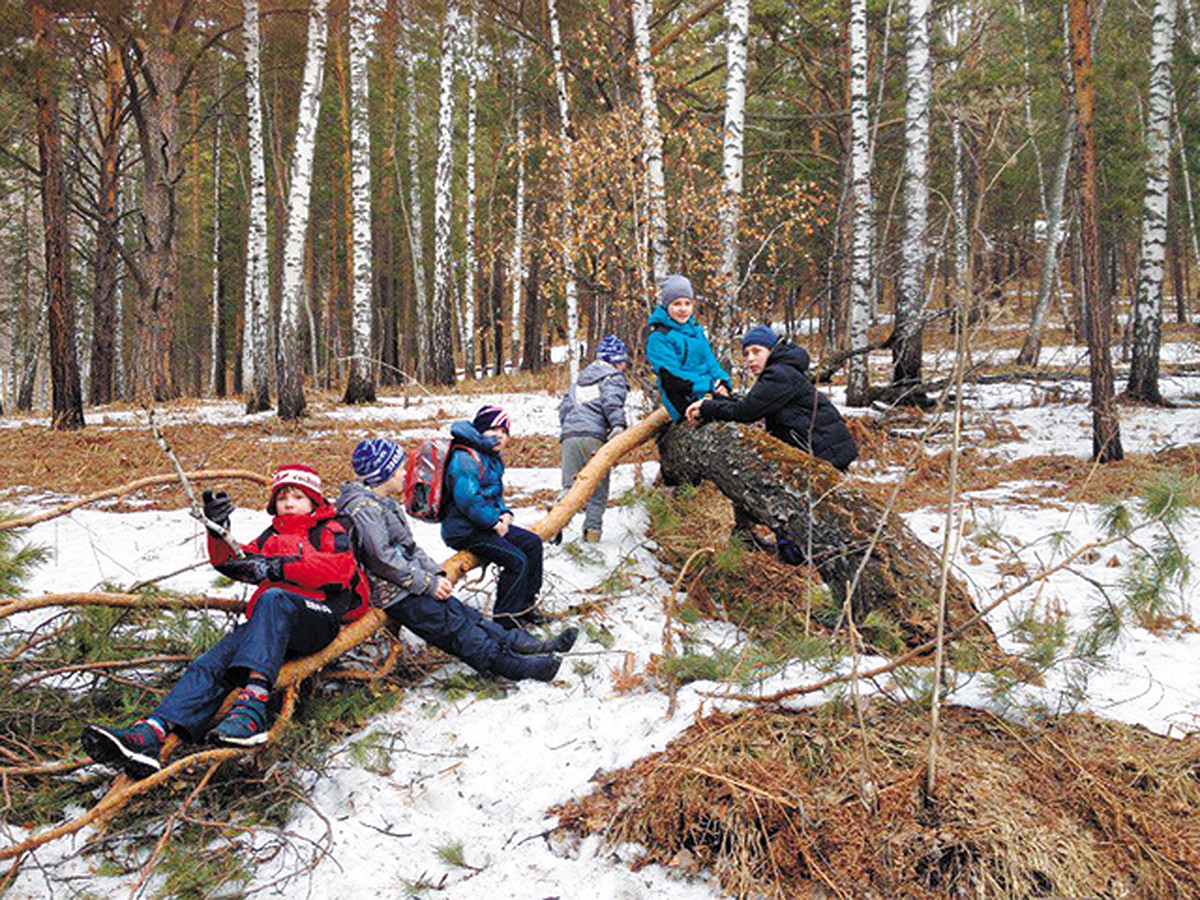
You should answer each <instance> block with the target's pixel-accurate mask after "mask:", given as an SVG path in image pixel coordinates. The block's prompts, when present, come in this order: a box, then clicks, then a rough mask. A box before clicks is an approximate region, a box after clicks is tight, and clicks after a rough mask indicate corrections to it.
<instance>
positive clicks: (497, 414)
mask: <svg viewBox="0 0 1200 900" xmlns="http://www.w3.org/2000/svg"><path fill="white" fill-rule="evenodd" d="M471 425H472V426H474V428H475V430H476V431H478V432H479V433H480V434H483V433H484V432H485V431H490V430H491V429H493V428H500V429H503V430H504V431H511V430H512V422H511V421H510V420H509V418H508V413H506V412H505V411H504V410H502V409H501V408H500V407H498V406H481V407H480V408H479V412H477V413H475V418H474V419H472V420H471Z"/></svg>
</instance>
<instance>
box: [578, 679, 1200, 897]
mask: <svg viewBox="0 0 1200 900" xmlns="http://www.w3.org/2000/svg"><path fill="white" fill-rule="evenodd" d="M928 722H929V718H928V714H927V713H925V712H923V711H922V710H921V709H920V708H919V707H917V706H915V705H911V704H905V705H897V704H892V703H888V702H884V701H874V702H871V703H868V704H866V706H865V710H864V719H863V721H862V722H861V723H859V722H857V721H856V718H855V716H854V715H853V714H852V711H851V710H850V708H849V707H848V706H845V705H842V704H837V703H833V704H828V705H826V706H824V707H820V708H811V709H804V710H798V711H787V710H752V711H749V712H744V713H723V712H722V713H715V714H713V715H710V716H707V717H705V718H701V719H699V720H698V721H697V722H696V723H695V724H693V725H692V726H691V727H690V728H689V729H688V730H687V731H686V732H684V733H683V734H681V735H680V736H679V737H678V738H676V739H675V740H674V741H672V742H671V743H670V744H669V745H668V746H667V748H666V749H665V750H663V751H662V752H660V753H657V754H654V755H652V756H649V757H645V758H643V759H641V760H639V761H637V762H636V763H634V764H633V765H632V766H630V767H629V768H627V769H623V770H620V771H617V772H612V773H609V774H605V775H601V776H597V778H596V779H595V780H596V781H597V782H598V787H597V788H596V790H595V791H594V792H593V793H592V794H590V795H589V796H587V797H584V798H583V799H581V800H577V801H571V802H569V803H567V804H564V805H563V806H561V807H559V808H557V809H556V810H554V811H555V812H556V813H557V814H558V815H559V817H560V825H561V826H562V827H563V828H564V829H566V830H567V831H568V832H572V833H575V834H587V833H597V834H601V835H603V836H604V839H605V840H606V842H608V843H609V844H611V845H620V844H625V843H628V842H634V843H637V844H640V845H642V846H643V847H645V848H647V849H646V850H645V854H644V856H643V857H642V863H643V864H648V863H662V864H666V865H674V866H678V867H681V868H683V869H685V870H688V871H695V870H697V869H706V870H709V871H711V872H712V873H713V874H715V876H716V877H717V878H718V879H719V881H720V883H721V885H722V887H723V888H724V889H725V891H727V892H728V893H729V894H731V895H733V896H737V897H763V896H765V897H788V898H800V897H814V898H815V897H821V898H824V897H853V898H868V897H876V898H894V897H931V898H936V897H989V898H991V897H997V898H1010V897H1011V898H1016V897H1022V898H1024V897H1113V898H1116V897H1129V898H1147V900H1148V898H1162V897H1185V896H1190V897H1195V896H1200V743H1198V742H1197V738H1196V737H1195V736H1193V737H1189V738H1187V739H1184V740H1174V739H1170V738H1163V737H1158V736H1155V735H1153V734H1151V733H1150V732H1148V731H1146V730H1144V729H1141V728H1138V727H1136V726H1127V725H1122V724H1119V723H1114V722H1107V721H1104V720H1101V719H1098V718H1096V717H1094V716H1091V715H1084V714H1071V715H1066V716H1062V717H1058V718H1055V719H1052V720H1048V721H1044V722H1042V723H1039V724H1038V725H1037V726H1036V727H1026V726H1022V725H1016V724H1014V723H1012V722H1010V721H1007V720H1004V719H1001V718H999V717H997V716H995V715H992V714H990V713H987V712H983V711H980V710H975V709H969V708H965V707H956V706H951V707H946V708H945V709H944V711H943V715H942V731H941V748H940V753H939V760H940V762H939V768H938V773H939V774H938V780H937V786H936V789H935V793H934V795H933V796H929V795H927V794H926V792H925V790H924V785H925V762H926V755H927V751H928V744H929V735H928Z"/></svg>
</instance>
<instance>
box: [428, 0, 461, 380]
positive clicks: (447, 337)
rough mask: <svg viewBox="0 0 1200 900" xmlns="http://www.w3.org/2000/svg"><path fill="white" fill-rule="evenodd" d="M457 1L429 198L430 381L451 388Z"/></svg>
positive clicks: (449, 15) (448, 25)
mask: <svg viewBox="0 0 1200 900" xmlns="http://www.w3.org/2000/svg"><path fill="white" fill-rule="evenodd" d="M460 18H461V16H460V14H459V10H458V0H447V3H446V22H445V25H444V26H443V29H442V59H441V75H440V77H439V81H438V127H437V161H436V166H437V168H436V172H435V174H434V179H433V183H434V195H433V310H432V315H431V316H430V325H431V326H432V332H433V335H432V338H433V339H432V342H431V344H430V347H429V349H430V352H431V353H432V362H433V368H432V371H431V375H432V380H433V381H434V382H436V383H437V384H454V380H455V373H454V335H453V325H452V322H453V318H454V315H453V313H454V278H453V275H452V264H451V246H450V241H451V239H452V223H451V218H452V212H453V199H454V71H455V69H456V68H457V63H456V57H457V55H458V47H459V43H460V36H459V19H460Z"/></svg>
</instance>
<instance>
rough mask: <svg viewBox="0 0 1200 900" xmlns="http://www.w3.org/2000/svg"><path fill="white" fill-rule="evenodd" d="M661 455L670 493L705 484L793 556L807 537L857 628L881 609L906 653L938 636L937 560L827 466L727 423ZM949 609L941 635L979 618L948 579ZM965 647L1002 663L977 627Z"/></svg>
mask: <svg viewBox="0 0 1200 900" xmlns="http://www.w3.org/2000/svg"><path fill="white" fill-rule="evenodd" d="M658 447H659V453H660V456H661V459H662V475H663V480H664V481H665V482H666V483H667V484H683V483H688V484H695V483H698V482H699V481H702V480H707V481H711V482H712V483H713V484H714V485H716V486H717V488H718V489H719V490H720V491H721V492H722V493H723V494H724V495H725V496H726V497H728V498H729V499H730V500H731V501H732V502H733V504H734V506H735V508H739V509H741V510H743V511H744V512H745V513H746V514H747V515H749V517H750V518H751V519H753V520H754V521H755V522H759V523H761V524H763V525H766V526H767V527H769V528H771V529H772V530H773V531H774V532H775V533H776V534H778V535H782V536H784V537H786V538H788V539H789V540H791V541H793V542H794V543H795V544H796V545H797V546H799V547H806V546H807V545H808V542H809V539H810V538H809V532H810V529H811V532H812V537H811V540H812V557H811V561H812V564H813V566H814V567H815V568H816V569H817V571H818V572H819V573H820V575H821V578H822V580H823V581H824V582H825V584H826V585H827V586H828V587H829V589H830V590H831V591H832V592H833V595H834V597H836V598H837V599H838V600H839V602H841V603H845V600H846V595H847V592H848V591H850V590H851V587H852V586H853V595H852V601H851V608H852V609H853V611H854V616H855V619H856V621H862V617H863V616H865V615H866V613H867V612H868V611H869V610H872V609H879V610H881V611H883V612H885V613H887V615H888V616H889V617H890V618H891V619H892V620H893V621H895V622H897V623H899V625H900V626H901V628H902V629H903V630H904V634H905V641H906V643H907V644H908V645H909V646H910V647H915V646H918V645H920V644H923V643H925V642H926V641H929V640H932V639H933V638H934V637H936V634H937V600H938V589H939V584H940V581H941V563H940V557H939V554H938V553H937V552H935V551H934V550H933V549H931V548H930V547H929V546H927V545H926V544H924V543H922V542H921V540H920V539H919V538H918V537H917V536H916V535H915V534H913V533H912V530H911V529H909V527H908V526H907V525H905V524H904V522H903V520H902V519H901V518H900V516H899V515H898V514H896V513H894V512H890V513H889V512H888V511H886V510H885V509H883V508H882V507H880V506H879V505H878V504H877V503H875V502H874V501H873V500H871V499H870V498H868V497H867V496H866V495H865V494H864V493H863V492H862V491H860V490H859V489H858V488H856V487H855V486H854V485H853V484H851V483H850V482H848V481H845V480H844V479H843V478H842V475H841V473H839V472H838V471H837V470H836V469H835V468H833V466H831V465H829V463H827V462H824V461H823V460H820V459H817V458H816V457H815V456H811V455H810V454H808V453H804V452H802V451H800V450H797V449H796V448H795V447H792V446H790V445H788V444H784V443H783V442H782V441H779V440H776V439H775V438H773V437H771V436H770V435H768V434H767V433H766V432H764V431H762V430H760V429H758V428H751V427H747V426H743V425H737V424H734V423H730V422H711V423H709V424H706V425H702V426H699V427H688V426H683V425H673V426H672V427H670V428H668V429H666V430H664V431H663V432H661V433H660V434H659V437H658ZM856 579H857V580H856ZM946 608H947V629H950V628H954V627H956V626H958V625H961V624H962V623H965V622H966V621H967V620H968V619H969V618H970V617H971V616H973V615H974V614H975V612H976V610H975V606H974V604H973V603H972V601H971V598H970V595H969V594H968V593H967V591H966V589H965V588H964V587H963V585H962V583H961V582H960V581H959V580H958V579H956V578H954V577H953V576H951V577H950V579H949V582H948V584H947V597H946ZM964 638H965V639H968V640H970V641H971V643H972V644H974V645H975V649H976V651H977V652H979V653H981V654H982V655H984V656H986V657H988V658H993V659H994V658H998V657H999V656H1003V655H1004V654H1003V653H1002V652H1001V651H1000V648H999V646H998V645H997V643H996V637H995V635H994V634H993V633H992V631H991V629H990V628H989V627H988V626H987V624H986V623H985V622H983V621H982V620H981V621H979V622H976V623H973V624H972V625H970V626H968V627H967V628H966V629H964V631H963V634H962V635H960V636H959V639H960V640H962V639H964Z"/></svg>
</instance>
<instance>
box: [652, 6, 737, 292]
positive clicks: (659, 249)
mask: <svg viewBox="0 0 1200 900" xmlns="http://www.w3.org/2000/svg"><path fill="white" fill-rule="evenodd" d="M747 8H749V6H748V4H747ZM632 13H633V44H634V48H635V50H636V53H637V67H638V68H637V72H638V88H639V91H640V96H641V106H642V156H643V163H644V165H645V173H646V206H647V216H646V218H647V225H648V228H649V231H650V271H651V272H652V274H653V277H652V279H651V280H652V283H653V284H654V285H657V284H659V283H660V282H661V281H662V280H663V279H664V278H666V277H667V275H668V274H670V270H669V266H670V258H669V249H668V243H667V190H666V180H665V178H664V177H663V146H662V128H661V127H660V125H659V120H658V95H657V92H656V91H655V87H654V67H653V66H652V65H651V64H650V0H633V2H632ZM643 269H644V264H643V265H642V266H639V271H641V270H643ZM643 296H644V299H645V302H646V303H648V304H651V305H653V304H654V303H656V302H657V300H656V298H655V292H654V291H653V290H645V291H644V292H643Z"/></svg>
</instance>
